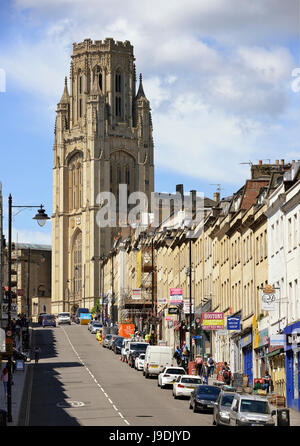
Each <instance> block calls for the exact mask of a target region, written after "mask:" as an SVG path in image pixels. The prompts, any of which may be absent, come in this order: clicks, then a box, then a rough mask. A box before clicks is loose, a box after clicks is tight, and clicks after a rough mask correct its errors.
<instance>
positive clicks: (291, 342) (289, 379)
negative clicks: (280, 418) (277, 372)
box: [283, 321, 300, 411]
mask: <svg viewBox="0 0 300 446" xmlns="http://www.w3.org/2000/svg"><path fill="white" fill-rule="evenodd" d="M283 332H284V334H285V336H286V342H285V373H286V403H287V406H288V407H292V408H293V409H296V410H298V411H300V372H299V360H300V321H298V322H296V323H295V324H292V325H289V326H287V327H285V329H284V330H283Z"/></svg>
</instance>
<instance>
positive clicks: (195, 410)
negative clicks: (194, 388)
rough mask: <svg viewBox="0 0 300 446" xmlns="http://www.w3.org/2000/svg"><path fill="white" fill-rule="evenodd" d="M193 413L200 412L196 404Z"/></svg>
mask: <svg viewBox="0 0 300 446" xmlns="http://www.w3.org/2000/svg"><path fill="white" fill-rule="evenodd" d="M193 412H194V413H197V412H198V409H197V407H196V404H195V403H194V406H193Z"/></svg>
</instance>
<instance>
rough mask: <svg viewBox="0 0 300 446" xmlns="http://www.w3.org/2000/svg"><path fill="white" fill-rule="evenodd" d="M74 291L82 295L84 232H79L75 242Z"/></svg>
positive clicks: (75, 293)
mask: <svg viewBox="0 0 300 446" xmlns="http://www.w3.org/2000/svg"><path fill="white" fill-rule="evenodd" d="M73 288H74V289H73V292H74V295H77V296H81V291H82V233H81V232H79V233H78V234H77V236H76V238H75V239H74V242H73Z"/></svg>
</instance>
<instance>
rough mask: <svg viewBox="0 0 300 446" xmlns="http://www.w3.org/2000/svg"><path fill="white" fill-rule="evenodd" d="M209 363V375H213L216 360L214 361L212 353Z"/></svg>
mask: <svg viewBox="0 0 300 446" xmlns="http://www.w3.org/2000/svg"><path fill="white" fill-rule="evenodd" d="M207 365H208V375H209V376H213V374H214V370H215V361H214V359H213V357H212V355H210V357H209V358H208V364H207Z"/></svg>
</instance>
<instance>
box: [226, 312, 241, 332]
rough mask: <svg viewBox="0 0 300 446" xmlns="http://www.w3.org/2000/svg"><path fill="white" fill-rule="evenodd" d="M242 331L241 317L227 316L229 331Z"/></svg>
mask: <svg viewBox="0 0 300 446" xmlns="http://www.w3.org/2000/svg"><path fill="white" fill-rule="evenodd" d="M240 329H241V317H240V316H227V330H237V331H239V330H240Z"/></svg>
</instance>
